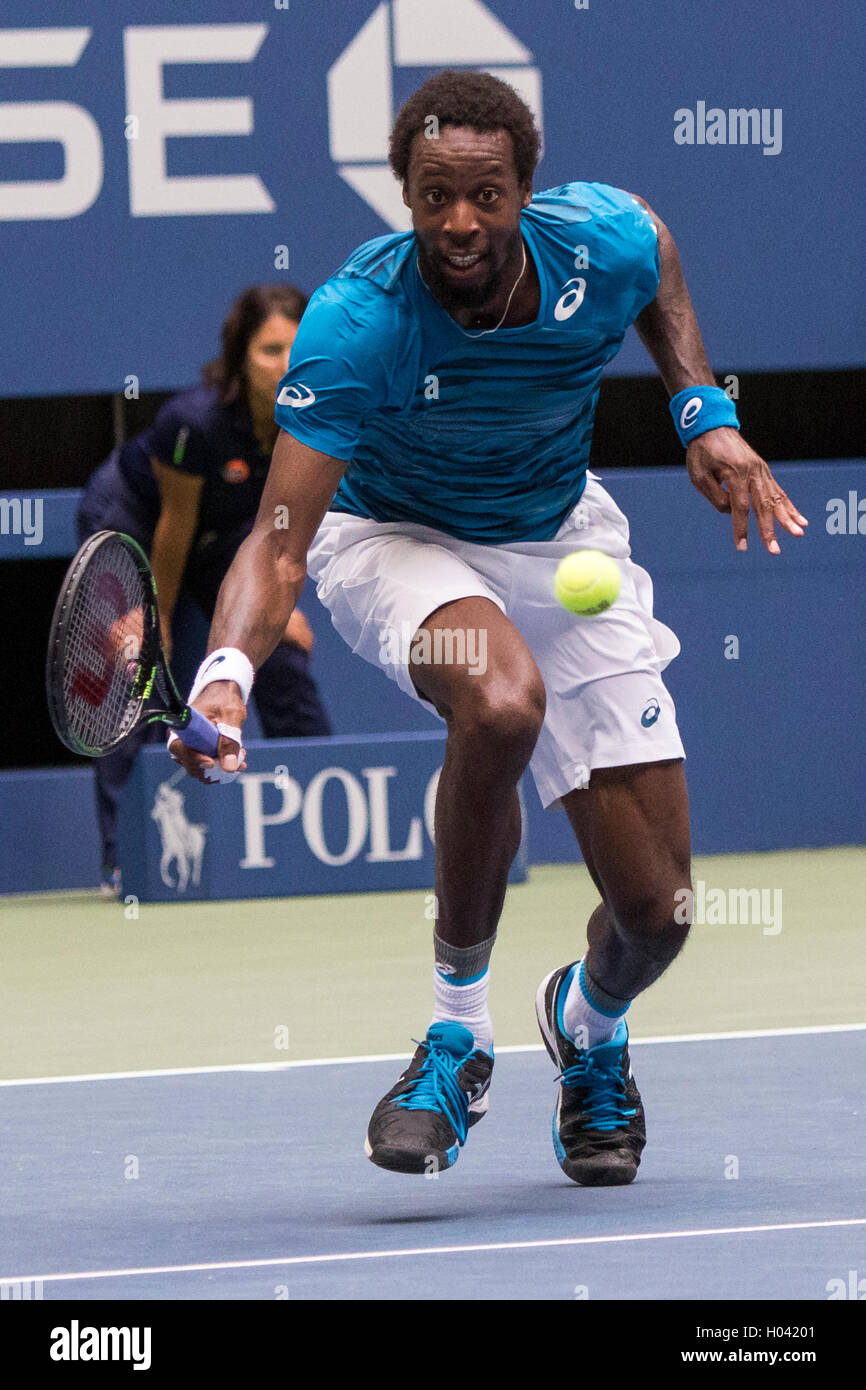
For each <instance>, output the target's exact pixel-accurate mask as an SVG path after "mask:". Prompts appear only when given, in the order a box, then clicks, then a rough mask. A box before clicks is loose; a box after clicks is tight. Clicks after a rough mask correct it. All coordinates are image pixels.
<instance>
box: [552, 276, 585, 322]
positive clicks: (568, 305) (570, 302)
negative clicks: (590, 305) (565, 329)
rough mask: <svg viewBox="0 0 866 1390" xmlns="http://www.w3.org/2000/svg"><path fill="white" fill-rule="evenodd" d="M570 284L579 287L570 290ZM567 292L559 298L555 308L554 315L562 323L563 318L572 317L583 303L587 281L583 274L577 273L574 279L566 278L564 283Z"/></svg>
mask: <svg viewBox="0 0 866 1390" xmlns="http://www.w3.org/2000/svg"><path fill="white" fill-rule="evenodd" d="M569 285H575V286H576V287H577V288H576V289H573V290H570V289H569V288H568V287H569ZM563 289H564V290H565V294H563V295H561V296H560V298H559V299H557V301H556V304H555V306H554V310H553V317H554V318H555V319H558V320H559V322H560V323H561V322H562V320H563V319H570V318H571V316H572V314H574V313H576V312H577V310H578V309H579V308H580V306H581V304H582V303H583V296H584V295H585V294H586V281H585V280H584V278H583V276H582V275H575V277H574V278H573V279H572V280H566V282H565V284H564V285H563Z"/></svg>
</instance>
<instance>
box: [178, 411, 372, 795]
mask: <svg viewBox="0 0 866 1390" xmlns="http://www.w3.org/2000/svg"><path fill="white" fill-rule="evenodd" d="M344 469H345V464H344V463H342V462H341V461H340V460H339V459H335V458H331V457H330V455H328V454H322V453H319V452H318V451H317V450H315V449H310V448H309V447H308V446H307V445H306V444H301V443H300V442H299V441H298V440H296V439H294V438H293V437H292V436H291V435H290V434H287V433H286V432H285V431H284V430H281V431H280V433H279V436H278V438H277V442H276V445H275V446H274V453H273V458H272V459H271V466H270V471H269V473H268V478H267V482H266V483H265V490H264V492H263V494H262V500H261V505H260V506H259V511H258V515H257V517H256V522H255V525H254V527H253V529H252V531H251V532H250V534H249V536H248V537H247V539H246V540H245V541H244V543H243V545H242V546H241V547H240V549H239V550H238V553H237V555H236V556H235V558H234V561H233V562H232V564H231V566H230V568H229V570H228V573H227V574H226V577H225V579H224V580H223V583H222V586H221V588H220V592H219V598H218V599H217V606H216V611H215V612H214V620H213V623H212V625H211V631H210V637H209V639H208V652H212V651H215V650H216V649H217V648H219V647H236V648H237V649H238V650H239V651H242V652H243V653H244V655H245V656H247V657H248V658H249V660H250V662H251V663H252V665H253V666H254V667H255V668H256V669H257V668H258V667H259V666H261V664H262V662H263V661H265V660H267V658H268V657H269V656H270V654H271V652H272V651H273V650H274V648H275V647H276V645H277V643H278V642H279V641H280V639H281V638H282V637H283V635H284V633H285V631H286V627H287V624H288V622H289V619H290V617H291V615H292V613H293V611H294V608H295V604H296V603H297V601H298V598H299V597H300V594H301V590H302V589H303V587H304V580H305V579H306V576H307V564H306V557H307V550H308V549H309V546H310V543H311V541H312V539H313V537H314V535H315V534H316V531H317V530H318V528H319V525H320V523H321V520H322V517H323V516H324V515H325V512H326V511H327V510H328V507H329V505H330V503H331V500H332V498H333V496H334V493H335V492H336V490H337V485H338V483H339V481H340V478H341V477H342V474H343V471H344ZM194 704H195V707H196V708H197V709H199V710H201V712H202V714H204V715H205V717H206V718H207V719H210V720H212V721H213V722H214V723H223V724H228V725H231V726H232V727H233V728H240V727H241V726H242V724H243V721H244V719H245V718H246V707H245V705H244V702H243V699H242V697H241V691H240V688H239V687H238V685H237V684H236V683H235V682H234V681H212V682H211V683H210V684H209V685H207V686H206V687H205V689H204V690H203V691H202V693H201V695H200V696H199V697H198V698H197V699H196V700H195V701H194ZM172 754H173V756H174V757H175V758H176V760H177V761H178V762H179V763H181V764H182V765H183V767H185V768H186V770H187V772H189V773H190V775H191V776H193V777H196V778H197V779H198V780H199V781H205V780H206V776H205V774H206V772H207V769H208V768H209V767H212V766H213V762H212V760H211V759H210V758H206V757H204V756H203V755H202V754H200V753H196V752H194V751H193V750H192V749H190V748H186V747H185V746H184V745H183V744H182V743H180V742H176V743H174V744H173V745H172ZM238 758H239V754H238V748H237V745H236V744H235V743H232V742H231V741H230V740H228V739H222V740H221V742H220V764H221V766H222V767H223V769H224V770H225V771H226V772H235V771H237V769H238V765H239V762H238Z"/></svg>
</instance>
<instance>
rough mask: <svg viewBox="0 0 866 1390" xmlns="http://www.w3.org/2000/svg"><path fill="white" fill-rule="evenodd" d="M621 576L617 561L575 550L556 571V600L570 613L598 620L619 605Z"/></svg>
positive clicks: (594, 553)
mask: <svg viewBox="0 0 866 1390" xmlns="http://www.w3.org/2000/svg"><path fill="white" fill-rule="evenodd" d="M619 585H620V573H619V565H618V564H617V563H616V560H612V559H611V558H610V556H609V555H603V554H602V552H601V551H600V550H575V551H574V553H573V554H572V555H566V557H565V559H564V560H561V561H560V563H559V566H558V568H557V571H556V579H555V580H554V589H555V590H556V597H557V598H558V599H559V601H560V603H561V604H562V606H563V608H567V609H568V611H569V613H579V614H580V615H581V617H583V618H594V617H596V616H597V615H598V614H599V613H604V612H605V610H606V609H608V608H610V606H611V604H612V603H615V602H616V599H617V596H618V594H619Z"/></svg>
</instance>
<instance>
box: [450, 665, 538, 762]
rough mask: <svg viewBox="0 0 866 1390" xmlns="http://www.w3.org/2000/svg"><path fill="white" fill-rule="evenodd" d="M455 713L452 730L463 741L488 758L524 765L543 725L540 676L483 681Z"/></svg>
mask: <svg viewBox="0 0 866 1390" xmlns="http://www.w3.org/2000/svg"><path fill="white" fill-rule="evenodd" d="M467 694H468V698H467V699H466V700H464V701H462V702H461V703H460V705H459V707H458V708H457V710H456V711H455V727H456V730H457V732H458V735H459V736H460V737H461V738H462V739H463V740H464V741H469V742H471V743H472V744H473V745H475V746H476V748H477V749H478V750H483V751H484V752H485V753H486V754H488V755H489V756H490V757H491V758H496V759H500V760H501V759H508V760H509V761H511V760H517V761H519V762H521V763H522V764H523V765H525V763H526V762H528V761H529V758H530V757H531V756H532V751H533V749H534V748H535V744H536V742H537V740H538V735H539V733H540V732H541V726H542V724H543V722H544V710H545V694H544V684H543V682H542V680H541V677H540V676H538V675H537V673H536V675H535V676H533V675H531V674H530V675H527V676H526V677H524V678H523V679H520V678H514V677H513V676H512V677H511V678H510V679H505V678H500V679H494V680H491V681H485V682H484V683H483V684H481V685H479V686H478V687H477V689H475V690H474V691H470V692H467Z"/></svg>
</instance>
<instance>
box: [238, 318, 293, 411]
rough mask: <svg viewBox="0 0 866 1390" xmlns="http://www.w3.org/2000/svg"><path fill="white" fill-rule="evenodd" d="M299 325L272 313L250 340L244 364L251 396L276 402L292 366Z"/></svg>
mask: <svg viewBox="0 0 866 1390" xmlns="http://www.w3.org/2000/svg"><path fill="white" fill-rule="evenodd" d="M297 331H298V325H297V324H296V323H295V321H294V319H287V318H286V317H285V316H284V315H283V314H271V316H270V318H268V319H265V321H264V323H263V324H262V326H261V328H259V330H258V332H257V333H254V334H253V336H252V337H251V338H250V341H249V346H248V347H247V357H246V363H245V370H246V377H247V385H248V387H249V392H250V396H252V397H255V398H258V399H264V398H268V399H269V400H271V401H272V400H273V398H274V396H275V394H276V390H277V387H278V386H279V384H280V379H281V377H284V376H285V374H286V372H287V371H288V367H289V351H290V349H291V346H292V343H293V342H294V341H295V334H296V333H297Z"/></svg>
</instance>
